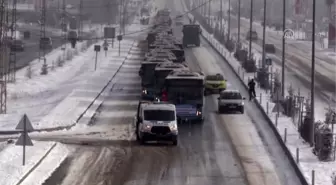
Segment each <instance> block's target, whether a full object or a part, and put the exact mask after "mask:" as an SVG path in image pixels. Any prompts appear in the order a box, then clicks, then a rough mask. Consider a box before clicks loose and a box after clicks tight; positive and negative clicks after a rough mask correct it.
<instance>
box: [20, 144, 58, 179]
mask: <svg viewBox="0 0 336 185" xmlns="http://www.w3.org/2000/svg"><path fill="white" fill-rule="evenodd" d="M56 146H57V142H55V143H54V144H53V145H52V146H51V147H50V148H49V149H48V150H47V152H46V153H45V154H44V155H43V156H42V158H41V159H40V160H39V161H38V162H37V163H36V164H35V165H34V166H33V167H32V168H31V169H30V170H29V171H28V172H27V173H26V174H25V175H24V176H23V177H22V178H21V179H20V180H19V181H18V182H17V183H16V184H15V185H20V184H21V183H22V182H23V181H24V180H25V179H26V178H27V177H28V176H29V175H30V174H31V173H32V172H33V171H34V170H35V169H36V168H37V167H38V166H39V165H40V164H41V163H42V161H43V160H44V159H45V158H46V157H47V156H48V155H49V154H50V152H51V151H52V150H53V149H54V148H55V147H56Z"/></svg>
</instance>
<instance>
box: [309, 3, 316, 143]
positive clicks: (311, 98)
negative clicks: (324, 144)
mask: <svg viewBox="0 0 336 185" xmlns="http://www.w3.org/2000/svg"><path fill="white" fill-rule="evenodd" d="M315 6H316V0H313V29H312V51H311V52H312V59H311V62H312V64H311V65H312V67H311V86H310V91H311V93H310V96H311V97H310V109H311V110H310V111H311V120H310V145H311V146H314V135H315V133H314V124H315V17H316V16H315V13H316V8H315Z"/></svg>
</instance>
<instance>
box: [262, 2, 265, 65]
mask: <svg viewBox="0 0 336 185" xmlns="http://www.w3.org/2000/svg"><path fill="white" fill-rule="evenodd" d="M263 19H264V20H263V21H264V26H263V40H262V58H261V60H262V61H261V64H262V69H264V68H265V66H266V64H265V55H266V53H265V43H266V0H264V18H263Z"/></svg>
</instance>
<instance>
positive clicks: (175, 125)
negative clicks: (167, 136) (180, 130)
mask: <svg viewBox="0 0 336 185" xmlns="http://www.w3.org/2000/svg"><path fill="white" fill-rule="evenodd" d="M169 129H170V130H171V131H177V124H176V123H170V124H169Z"/></svg>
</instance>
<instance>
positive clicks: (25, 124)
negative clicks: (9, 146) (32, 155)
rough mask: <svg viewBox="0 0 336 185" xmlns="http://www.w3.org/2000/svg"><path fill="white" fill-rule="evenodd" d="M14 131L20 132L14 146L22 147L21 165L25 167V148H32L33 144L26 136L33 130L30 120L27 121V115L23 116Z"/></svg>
mask: <svg viewBox="0 0 336 185" xmlns="http://www.w3.org/2000/svg"><path fill="white" fill-rule="evenodd" d="M15 129H16V130H22V132H23V133H21V135H20V137H19V139H18V140H17V141H16V143H15V145H19V146H23V147H22V148H23V152H22V153H23V155H22V165H23V166H24V165H25V161H26V146H33V142H32V140H31V139H30V137H29V136H28V134H27V132H28V131H33V130H34V128H33V126H32V125H31V122H30V120H29V119H28V116H27V114H24V115H23V116H22V118H21V120H20V122H19V124H18V125H17V126H16V128H15Z"/></svg>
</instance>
